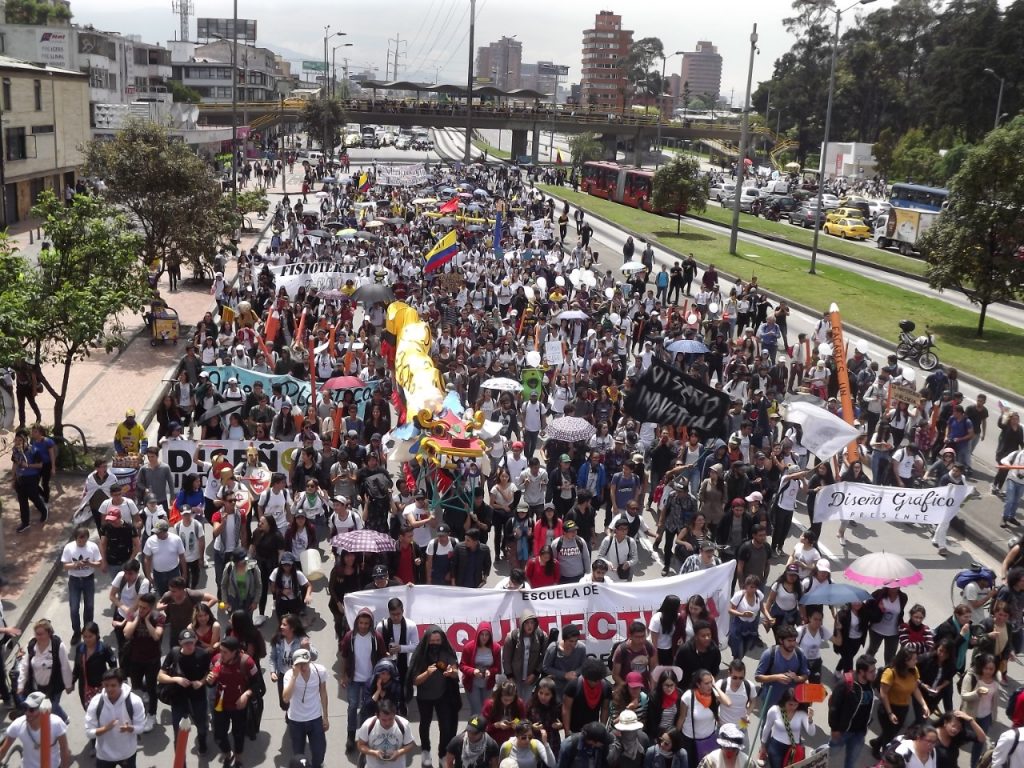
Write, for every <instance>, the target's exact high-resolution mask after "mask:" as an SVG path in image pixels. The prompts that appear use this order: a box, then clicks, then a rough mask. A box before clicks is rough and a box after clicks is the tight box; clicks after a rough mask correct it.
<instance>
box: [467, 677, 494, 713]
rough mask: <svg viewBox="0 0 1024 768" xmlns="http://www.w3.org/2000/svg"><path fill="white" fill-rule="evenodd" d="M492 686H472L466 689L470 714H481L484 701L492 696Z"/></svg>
mask: <svg viewBox="0 0 1024 768" xmlns="http://www.w3.org/2000/svg"><path fill="white" fill-rule="evenodd" d="M492 690H493V689H492V688H478V687H477V686H476V685H474V686H472V687H471V688H470V689H469V690H468V691H466V701H468V702H469V716H470V717H472V716H473V715H479V714H480V712H481V711H483V708H484V702H485V701H487V699H489V698H491V692H492Z"/></svg>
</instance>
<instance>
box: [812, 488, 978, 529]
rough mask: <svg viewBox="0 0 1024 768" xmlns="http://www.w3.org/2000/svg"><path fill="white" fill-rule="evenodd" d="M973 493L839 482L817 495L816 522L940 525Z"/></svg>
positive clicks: (963, 490)
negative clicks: (869, 521) (874, 521)
mask: <svg viewBox="0 0 1024 768" xmlns="http://www.w3.org/2000/svg"><path fill="white" fill-rule="evenodd" d="M972 490H973V488H972V486H970V485H943V486H939V487H938V488H896V487H892V486H879V485H867V484H865V483H836V484H835V485H829V486H826V487H824V488H822V489H821V491H819V492H818V498H817V501H816V502H815V505H814V519H815V521H822V520H876V521H880V522H889V523H926V524H928V525H937V524H939V523H941V522H942V521H943V520H949V519H950V518H952V517H953V516H954V515H955V514H956V513H957V512H959V511H960V505H961V504H962V503H963V500H964V499H965V498H967V495H968V494H969V493H970V492H971V491H972Z"/></svg>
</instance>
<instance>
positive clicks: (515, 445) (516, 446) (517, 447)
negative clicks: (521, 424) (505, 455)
mask: <svg viewBox="0 0 1024 768" xmlns="http://www.w3.org/2000/svg"><path fill="white" fill-rule="evenodd" d="M512 450H513V451H521V450H523V443H522V441H521V440H516V441H515V442H514V443H512Z"/></svg>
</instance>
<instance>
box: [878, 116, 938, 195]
mask: <svg viewBox="0 0 1024 768" xmlns="http://www.w3.org/2000/svg"><path fill="white" fill-rule="evenodd" d="M941 165H942V158H941V157H940V156H939V151H938V149H936V148H935V147H934V146H933V145H932V143H931V141H930V140H929V138H928V137H927V136H926V135H925V132H924V131H923V130H922V129H920V128H911V129H910V130H909V131H907V132H906V133H904V134H903V136H901V137H900V140H899V141H898V142H896V147H895V148H894V149H893V152H892V167H891V169H890V171H889V177H890V178H891V179H893V180H898V181H914V182H917V183H919V184H937V183H941V181H942V179H940V178H939V176H940V174H941V173H942V170H941Z"/></svg>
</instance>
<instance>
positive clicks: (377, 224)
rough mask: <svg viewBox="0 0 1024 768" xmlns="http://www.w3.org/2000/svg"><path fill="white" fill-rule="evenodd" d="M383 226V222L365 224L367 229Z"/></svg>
mask: <svg viewBox="0 0 1024 768" xmlns="http://www.w3.org/2000/svg"><path fill="white" fill-rule="evenodd" d="M383 226H384V222H383V221H368V222H366V228H367V229H377V228H378V227H383Z"/></svg>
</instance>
